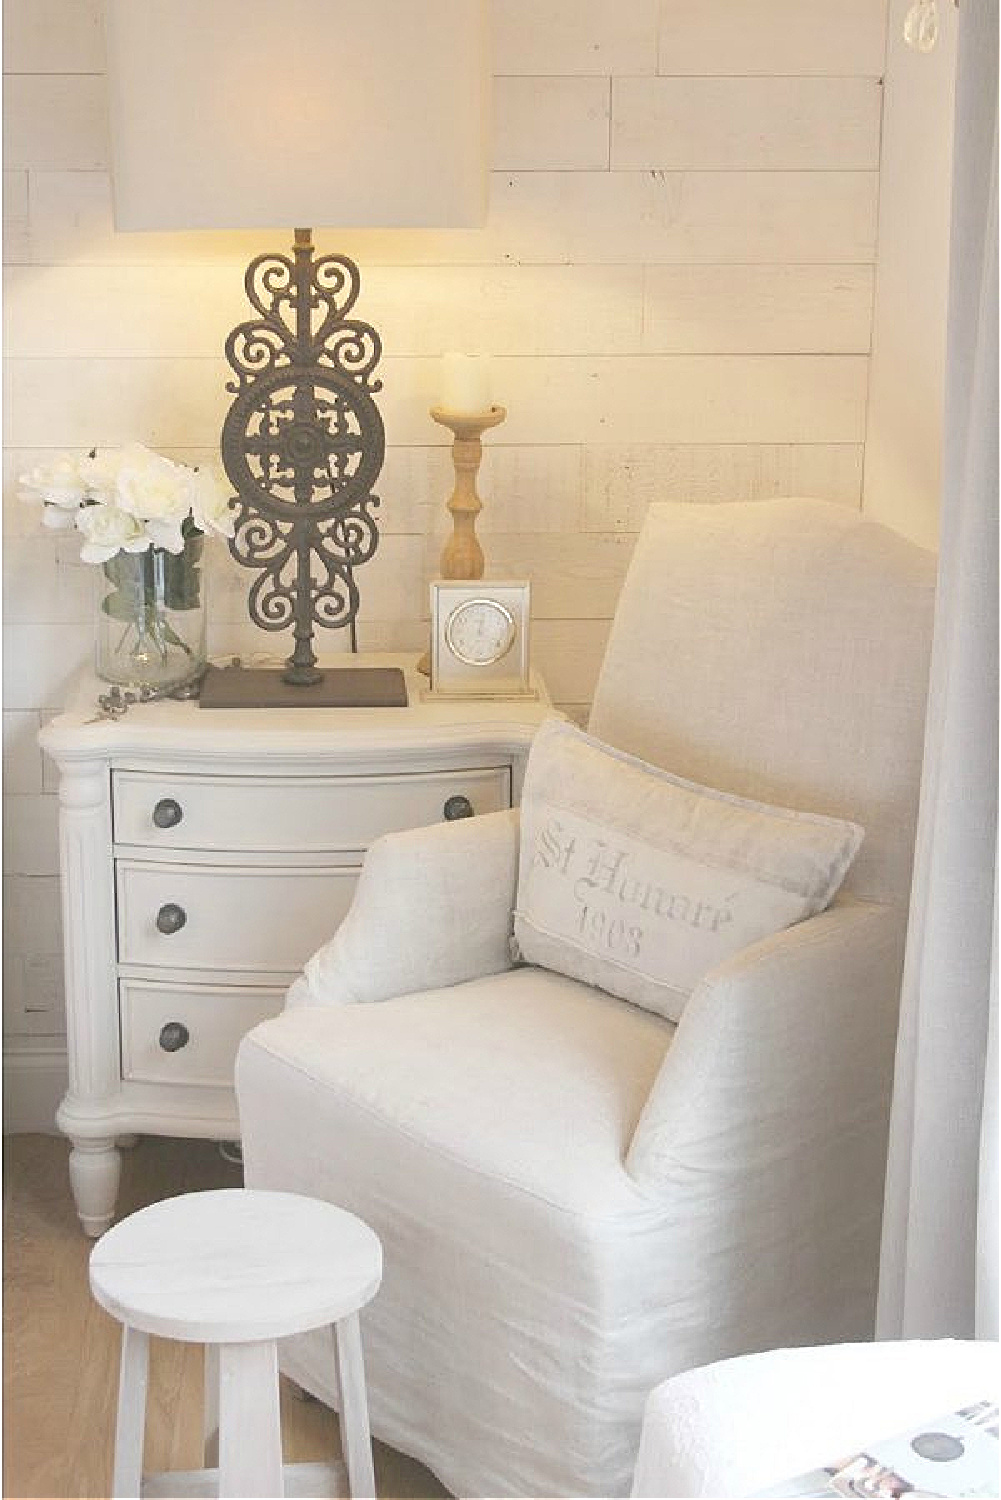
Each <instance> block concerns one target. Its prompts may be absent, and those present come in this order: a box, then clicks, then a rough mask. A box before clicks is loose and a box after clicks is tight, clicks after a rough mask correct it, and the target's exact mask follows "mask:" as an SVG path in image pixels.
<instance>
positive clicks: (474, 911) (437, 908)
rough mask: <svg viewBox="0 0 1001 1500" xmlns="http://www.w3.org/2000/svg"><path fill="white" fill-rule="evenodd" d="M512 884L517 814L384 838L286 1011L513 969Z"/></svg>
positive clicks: (357, 1000) (511, 812)
mask: <svg viewBox="0 0 1001 1500" xmlns="http://www.w3.org/2000/svg"><path fill="white" fill-rule="evenodd" d="M517 879H518V812H517V809H515V808H512V809H510V810H509V811H505V812H499V813H487V814H485V815H483V816H481V817H477V818H464V819H461V820H460V821H458V822H454V823H438V824H435V825H433V826H432V827H430V828H414V829H410V830H408V831H407V832H405V833H391V834H386V835H385V836H384V837H383V838H381V839H377V840H376V842H375V843H374V844H372V846H371V847H370V849H369V850H368V853H367V854H366V856H365V862H364V864H363V866H362V871H361V875H360V877H359V880H358V885H357V888H356V890H355V894H354V900H353V901H352V903H351V907H350V909H349V911H348V914H347V916H346V917H345V918H344V921H343V922H342V923H341V925H340V927H339V928H338V929H337V931H336V933H335V934H334V936H333V937H332V938H331V940H330V942H329V943H326V944H325V945H324V946H323V947H322V948H321V949H320V950H319V952H318V953H315V954H314V955H313V957H312V958H311V959H310V960H309V962H308V963H307V964H306V966H305V969H304V972H303V974H302V975H301V976H300V978H299V979H297V980H296V981H295V983H294V984H293V985H292V988H291V989H290V990H289V993H288V997H287V1000H286V1005H287V1006H294V1005H349V1004H360V1003H363V1002H366V1001H371V1000H386V999H389V998H390V997H391V996H393V995H404V994H409V993H413V992H415V991H419V990H427V989H438V988H441V987H442V986H445V985H452V984H461V983H462V982H463V981H464V980H467V979H475V978H477V977H479V976H481V975H485V974H497V973H500V972H501V971H502V970H504V969H509V968H511V967H512V963H511V956H510V950H509V938H510V932H511V919H512V912H513V909H514V895H515V886H516V883H517Z"/></svg>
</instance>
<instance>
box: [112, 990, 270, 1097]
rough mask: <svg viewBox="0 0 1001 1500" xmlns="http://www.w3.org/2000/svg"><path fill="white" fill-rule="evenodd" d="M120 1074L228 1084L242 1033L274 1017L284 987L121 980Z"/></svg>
mask: <svg viewBox="0 0 1001 1500" xmlns="http://www.w3.org/2000/svg"><path fill="white" fill-rule="evenodd" d="M120 989H121V997H120V998H121V1021H122V1077H123V1078H126V1079H128V1080H130V1081H132V1082H136V1083H185V1084H187V1083H196V1084H210V1085H215V1086H217V1087H219V1086H221V1087H224V1088H232V1086H233V1064H234V1062H235V1061H236V1049H237V1047H238V1046H239V1045H240V1038H241V1037H242V1036H243V1035H244V1034H245V1033H246V1032H248V1031H249V1030H250V1028H251V1027H252V1026H256V1025H257V1023H258V1021H266V1020H267V1019H268V1017H269V1016H276V1015H277V1014H278V1012H279V1011H280V1010H281V1008H282V1005H283V1004H284V1000H285V991H284V990H282V989H256V988H255V989H249V988H247V989H237V988H235V987H234V988H229V989H222V988H219V989H213V988H212V987H211V986H209V985H184V984H171V985H156V984H147V983H144V982H143V981H142V980H123V981H122V984H121V986H120Z"/></svg>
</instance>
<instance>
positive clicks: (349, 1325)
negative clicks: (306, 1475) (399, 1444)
mask: <svg viewBox="0 0 1001 1500" xmlns="http://www.w3.org/2000/svg"><path fill="white" fill-rule="evenodd" d="M334 1348H335V1350H336V1355H337V1383H338V1385H339V1386H340V1391H341V1448H342V1449H343V1451H344V1462H345V1464H346V1465H347V1470H348V1491H349V1493H350V1495H351V1500H373V1497H374V1495H375V1471H374V1469H373V1467H372V1438H371V1434H370V1433H369V1428H368V1400H367V1397H366V1395H365V1363H364V1360H363V1359H362V1352H361V1328H360V1327H359V1323H358V1314H357V1313H352V1314H351V1316H350V1317H348V1318H342V1319H341V1320H340V1322H339V1323H335V1325H334Z"/></svg>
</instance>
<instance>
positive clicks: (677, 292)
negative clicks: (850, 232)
mask: <svg viewBox="0 0 1001 1500" xmlns="http://www.w3.org/2000/svg"><path fill="white" fill-rule="evenodd" d="M872 283H873V275H872V267H871V266H789V265H779V266H648V267H647V270H646V279H645V282H644V291H643V347H644V349H647V350H649V351H650V352H651V353H658V354H668V353H670V354H673V353H697V352H698V353H712V354H735V353H748V354H752V353H759V354H760V353H766V352H767V353H774V354H801V353H807V352H809V351H812V350H823V351H824V352H825V353H828V354H867V353H868V352H869V340H870V336H871V330H872Z"/></svg>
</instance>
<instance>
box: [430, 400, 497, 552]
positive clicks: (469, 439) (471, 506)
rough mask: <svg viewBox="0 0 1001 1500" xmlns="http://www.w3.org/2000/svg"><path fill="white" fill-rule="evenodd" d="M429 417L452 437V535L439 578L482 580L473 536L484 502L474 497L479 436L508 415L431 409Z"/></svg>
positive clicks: (480, 449)
mask: <svg viewBox="0 0 1001 1500" xmlns="http://www.w3.org/2000/svg"><path fill="white" fill-rule="evenodd" d="M431 415H432V417H433V418H434V420H435V421H436V422H437V423H438V425H439V426H440V427H447V428H448V429H449V431H450V432H451V433H452V434H453V441H452V462H453V464H454V465H455V488H454V490H453V491H452V496H451V499H450V500H449V502H448V509H449V510H450V511H451V513H452V522H453V531H452V535H451V536H450V537H449V539H448V541H447V542H446V543H445V546H444V549H443V551H442V554H441V569H440V575H439V576H440V577H442V578H482V577H483V548H482V547H481V546H480V543H479V540H478V538H477V535H476V517H477V516H478V515H479V513H480V511H481V510H482V509H483V502H482V501H481V500H480V497H479V495H478V494H477V493H476V474H477V471H478V469H479V467H480V460H481V458H482V457H483V444H482V443H481V442H480V435H481V434H482V433H484V432H486V431H487V429H488V428H490V427H496V426H498V424H499V423H501V422H503V420H504V418H505V417H506V416H507V411H506V410H505V408H504V407H503V406H491V407H490V409H489V410H488V411H483V412H463V413H461V414H459V413H457V412H451V411H446V410H445V409H444V408H443V407H440V406H433V407H432V408H431Z"/></svg>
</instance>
